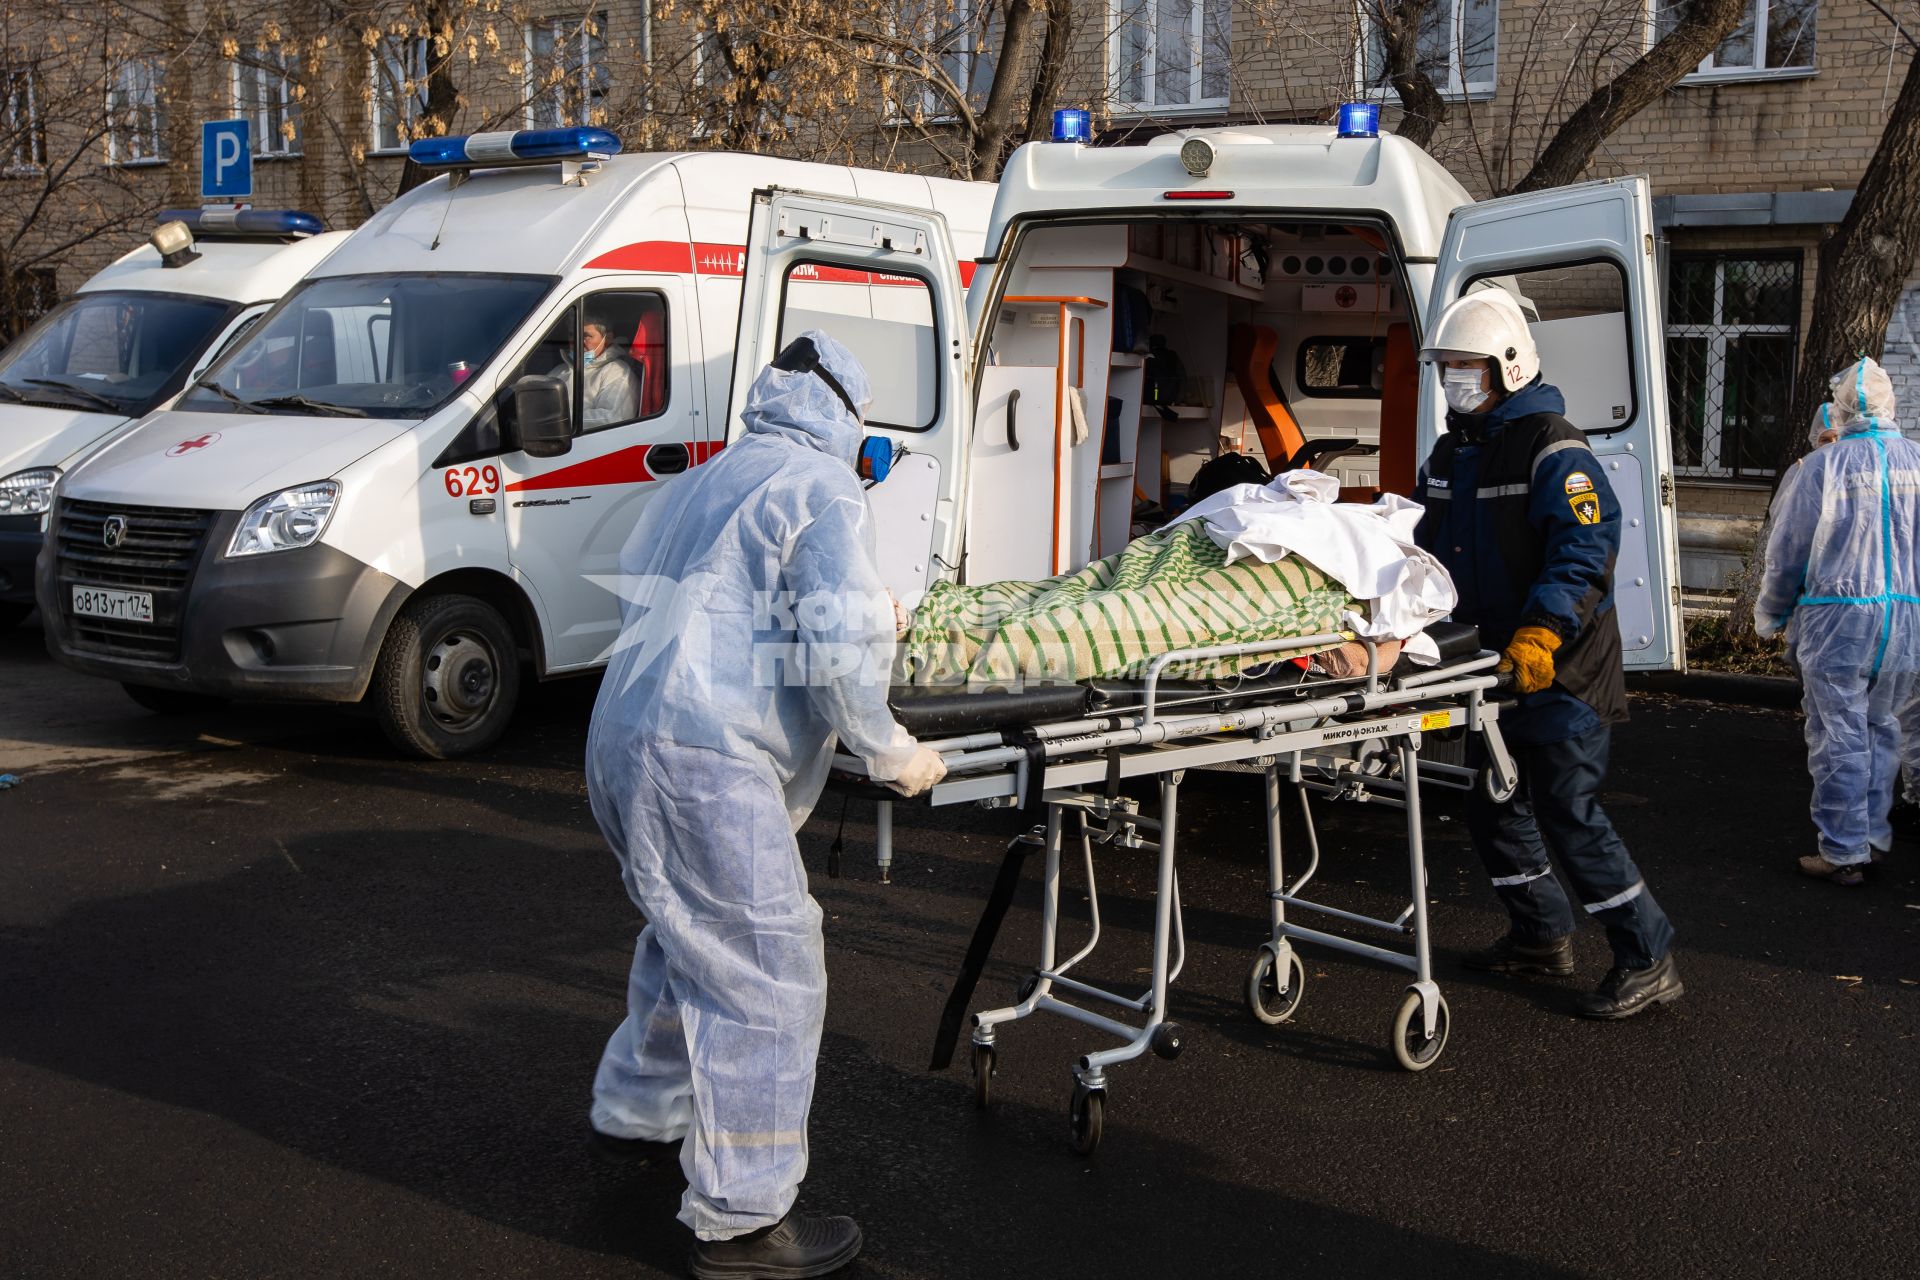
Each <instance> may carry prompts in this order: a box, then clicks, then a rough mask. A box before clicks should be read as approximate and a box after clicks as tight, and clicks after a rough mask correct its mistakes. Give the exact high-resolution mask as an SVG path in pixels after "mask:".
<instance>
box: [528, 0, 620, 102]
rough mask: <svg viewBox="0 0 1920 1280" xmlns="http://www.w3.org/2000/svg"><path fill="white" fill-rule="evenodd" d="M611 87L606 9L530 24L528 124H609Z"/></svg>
mask: <svg viewBox="0 0 1920 1280" xmlns="http://www.w3.org/2000/svg"><path fill="white" fill-rule="evenodd" d="M610 87H611V77H610V75H609V72H608V68H607V15H606V13H605V12H604V11H595V12H589V13H583V14H574V15H572V16H568V17H559V18H535V19H534V20H533V21H531V22H529V23H528V24H527V127H528V128H531V129H557V128H560V127H561V126H563V125H570V124H604V123H606V119H607V110H606V98H607V91H608V89H609V88H610Z"/></svg>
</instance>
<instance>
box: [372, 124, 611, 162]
mask: <svg viewBox="0 0 1920 1280" xmlns="http://www.w3.org/2000/svg"><path fill="white" fill-rule="evenodd" d="M620 149H621V144H620V137H619V135H618V134H615V133H613V132H611V131H609V130H606V129H594V128H587V127H581V128H574V129H519V130H514V131H511V132H507V131H502V132H499V133H470V134H456V135H453V136H450V137H443V138H421V139H419V140H418V141H417V142H415V143H414V144H413V145H412V146H410V147H408V148H407V156H408V158H409V159H411V160H412V161H413V162H414V163H415V164H417V165H419V166H420V167H421V168H423V169H481V168H496V167H502V166H506V165H515V164H551V163H553V162H554V161H556V160H589V159H602V158H604V157H606V156H612V155H618V154H619V153H620Z"/></svg>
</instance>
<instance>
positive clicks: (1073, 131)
mask: <svg viewBox="0 0 1920 1280" xmlns="http://www.w3.org/2000/svg"><path fill="white" fill-rule="evenodd" d="M1053 140H1054V141H1055V142H1079V143H1088V142H1092V141H1093V113H1092V112H1091V111H1088V110H1087V109H1086V108H1085V107H1061V108H1060V109H1059V110H1058V111H1056V112H1054V113H1053Z"/></svg>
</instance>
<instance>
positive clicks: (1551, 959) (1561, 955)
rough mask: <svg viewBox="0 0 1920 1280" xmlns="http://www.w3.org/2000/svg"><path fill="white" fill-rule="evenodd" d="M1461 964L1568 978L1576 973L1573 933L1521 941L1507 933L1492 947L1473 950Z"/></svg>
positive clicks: (1501, 970) (1491, 969)
mask: <svg viewBox="0 0 1920 1280" xmlns="http://www.w3.org/2000/svg"><path fill="white" fill-rule="evenodd" d="M1460 963H1461V964H1463V965H1465V966H1466V967H1467V968H1469V969H1474V970H1478V971H1479V972H1481V973H1543V974H1545V975H1547V976H1548V977H1550V978H1564V977H1566V976H1567V975H1568V974H1570V973H1572V972H1573V935H1572V934H1568V935H1567V936H1566V937H1564V938H1555V939H1554V940H1553V941H1552V942H1541V943H1531V942H1518V941H1515V939H1514V936H1513V935H1512V934H1510V933H1509V934H1507V935H1506V936H1505V937H1503V938H1501V939H1500V940H1499V941H1498V942H1495V943H1494V944H1493V945H1492V946H1490V947H1487V948H1485V949H1483V950H1480V951H1469V952H1467V954H1466V955H1465V956H1463V957H1461V960H1460Z"/></svg>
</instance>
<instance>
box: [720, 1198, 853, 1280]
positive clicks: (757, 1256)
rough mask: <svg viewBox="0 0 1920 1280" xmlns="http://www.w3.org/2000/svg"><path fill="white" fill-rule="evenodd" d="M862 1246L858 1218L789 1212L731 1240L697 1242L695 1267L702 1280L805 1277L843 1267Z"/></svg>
mask: <svg viewBox="0 0 1920 1280" xmlns="http://www.w3.org/2000/svg"><path fill="white" fill-rule="evenodd" d="M859 1252H860V1226H859V1224H858V1223H856V1222H855V1221H854V1220H853V1219H852V1218H827V1217H816V1216H814V1215H811V1214H798V1213H789V1214H788V1215H787V1216H786V1217H784V1218H782V1219H780V1221H778V1222H776V1223H774V1224H773V1225H772V1226H770V1227H762V1228H760V1230H758V1231H749V1232H748V1233H747V1234H746V1235H743V1236H735V1237H734V1238H733V1239H731V1240H700V1241H697V1242H695V1244H694V1246H693V1259H692V1267H693V1274H694V1276H695V1277H696V1280H749V1277H760V1278H762V1280H802V1278H803V1277H806V1276H823V1275H825V1274H827V1272H829V1271H838V1270H839V1269H840V1268H841V1267H844V1266H846V1265H847V1264H848V1263H849V1262H852V1261H853V1258H854V1255H855V1254H857V1253H859Z"/></svg>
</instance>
